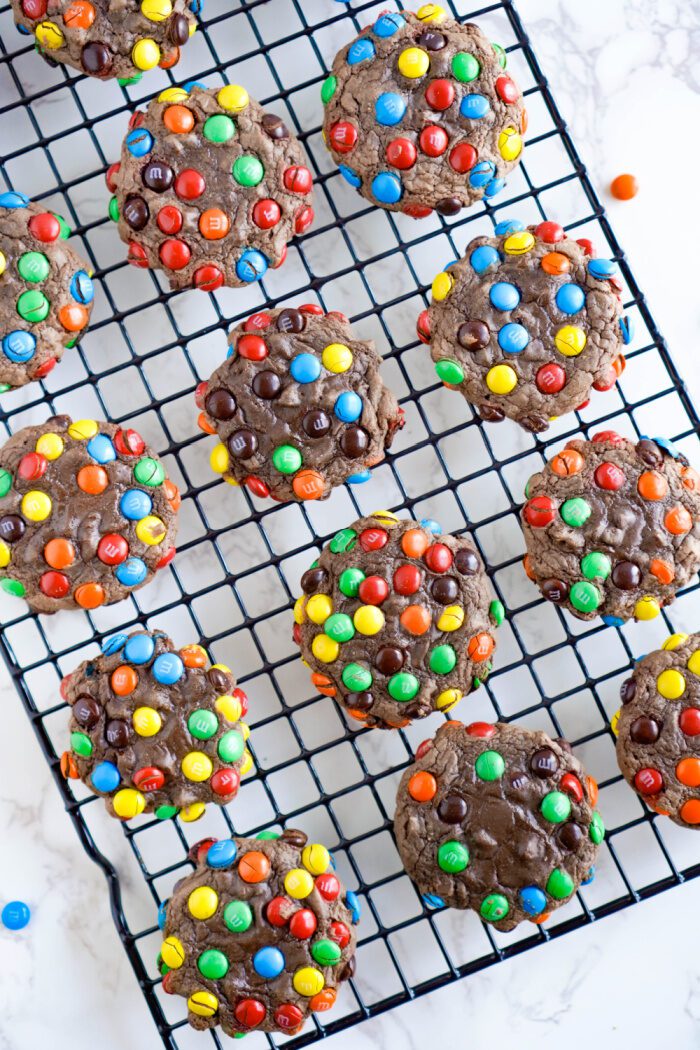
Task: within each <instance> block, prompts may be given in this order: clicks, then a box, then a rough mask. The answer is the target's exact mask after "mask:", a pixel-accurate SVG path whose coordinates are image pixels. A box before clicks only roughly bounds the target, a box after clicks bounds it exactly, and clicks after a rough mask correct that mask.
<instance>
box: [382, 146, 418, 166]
mask: <svg viewBox="0 0 700 1050" xmlns="http://www.w3.org/2000/svg"><path fill="white" fill-rule="evenodd" d="M417 156H418V151H417V149H416V147H415V146H414V144H413V143H412V142H411V140H410V139H404V138H398V139H392V140H391V142H389V143H388V144H387V147H386V159H387V164H391V166H392V168H398V169H399V170H400V171H406V170H407V169H408V168H412V167H413V165H414V164H415V163H416V157H417Z"/></svg>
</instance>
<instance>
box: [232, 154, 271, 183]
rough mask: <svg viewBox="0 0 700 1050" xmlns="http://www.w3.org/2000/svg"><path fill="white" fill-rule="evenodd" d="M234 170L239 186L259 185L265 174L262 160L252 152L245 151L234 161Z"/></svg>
mask: <svg viewBox="0 0 700 1050" xmlns="http://www.w3.org/2000/svg"><path fill="white" fill-rule="evenodd" d="M232 172H233V177H234V179H235V180H236V182H237V183H238V185H239V186H257V185H258V184H259V183H261V182H262V180H263V177H264V175H265V169H264V168H263V166H262V163H261V161H259V160H258V158H257V157H254V156H253V155H252V154H250V153H244V154H243V156H242V157H238V158H237V159H236V160H235V161H234V163H233V168H232Z"/></svg>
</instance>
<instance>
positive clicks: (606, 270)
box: [588, 259, 619, 281]
mask: <svg viewBox="0 0 700 1050" xmlns="http://www.w3.org/2000/svg"><path fill="white" fill-rule="evenodd" d="M618 269H619V267H618V265H617V263H616V262H613V261H612V259H589V260H588V272H589V274H590V275H591V277H597V278H598V280H599V281H605V280H607V279H608V277H613V276H614V275H615V274H616V273H617V272H618Z"/></svg>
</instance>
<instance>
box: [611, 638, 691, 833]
mask: <svg viewBox="0 0 700 1050" xmlns="http://www.w3.org/2000/svg"><path fill="white" fill-rule="evenodd" d="M620 697H621V699H622V708H621V709H620V711H618V713H617V715H616V716H615V717H614V718H613V723H612V725H613V732H615V733H616V734H617V761H618V765H619V766H620V769H621V770H622V774H623V776H624V777H625V780H626V781H627V783H628V784H629V785H630V787H632V788H634V790H635V791H636V792H637V794H638V795H639V796H640V797H641V798H643V799H644V801H645V802H646V803H647V805H648V806H650V807H651V809H653V810H655V811H656V812H657V813H662V814H664V815H665V816H669V817H670V818H671V820H672V821H674V823H676V824H680V826H681V827H682V828H697V827H700V634H672V635H671V637H670V638H667V639H666V641H665V642H664V644H663V645H662V647H661V649H657V650H655V651H654V652H653V653H650V654H649V655H648V656H645V657H644V659H643V660H640V661H639V663H638V664H637V665H636V666H635V668H634V671H633V673H632V677H631V678H628V679H627V681H626V682H623V684H622V688H621V690H620Z"/></svg>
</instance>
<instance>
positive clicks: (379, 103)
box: [321, 4, 527, 218]
mask: <svg viewBox="0 0 700 1050" xmlns="http://www.w3.org/2000/svg"><path fill="white" fill-rule="evenodd" d="M505 68H506V54H505V51H504V50H503V48H502V47H500V46H499V45H498V44H491V43H489V41H488V40H487V38H486V37H485V36H484V34H483V33H482V32H481V30H480V29H479V28H478V27H477V26H475V25H471V24H470V23H464V24H463V25H460V23H459V22H456V21H454V20H453V19H451V18H448V17H447V15H446V13H445V11H444V10H443V9H442V8H441V7H439V6H438V5H437V4H425V5H424V6H423V7H421V8H420V9H419V11H418V12H417V14H412V13H411V12H409V11H402V12H401V13H398V12H396V11H388V12H385V13H384V14H381V15H380V16H379V18H378V19H377V21H376V22H375V23H374V25H372V26H368V27H367V28H366V29H363V31H362V32H361V33H360V35H359V36H358V37H357V38H356V39H355V40H353V42H352V43H351V44H349V45H348V46H347V47H344V48H342V50H341V51H339V52H338V54H337V55H336V58H335V61H334V62H333V68H332V70H331V74H330V76H329V77H327V79H326V80H325V81H324V83H323V87H322V89H321V98H322V100H323V103H324V105H325V117H324V123H323V134H324V139H325V142H326V145H327V147H328V149H329V150H330V152H331V154H332V156H333V159H334V160H335V162H336V163H337V164H338V166H339V170H340V173H341V175H342V176H343V178H344V179H345V180H346V181H347V182H349V183H350V185H351V186H354V187H355V188H356V189H358V190H359V192H360V193H361V194H362V196H363V197H366V198H367V200H369V201H371V202H372V204H378V205H380V207H382V208H388V209H389V210H390V211H402V212H404V213H405V214H407V215H412V216H413V217H414V218H421V217H423V216H425V215H429V214H430V212H431V211H432V210H433V209H435V210H436V211H438V212H440V214H442V215H456V214H457V212H459V211H460V210H461V209H462V208H464V207H469V205H471V204H473V203H474V202H475V201H478V200H481V199H482V198H484V197H485V198H487V199H490V198H492V197H495V196H496V194H497V193H499V192H500V191H501V190H502V189H503V187H504V185H505V177H506V175H507V174H508V173H509V172H510V171H512V169H513V168H514V167H515V166H516V165H517V164H518V162H519V159H520V155H521V153H522V148H523V144H522V138H521V133H524V131H525V128H526V124H527V120H526V115H525V110H524V107H523V96H522V93H521V91H520V88H518V86H517V85H516V84H515V83H514V81H513V80H512V79H511V78H510V77H509V76H508V74H507V73H506V71H505Z"/></svg>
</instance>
